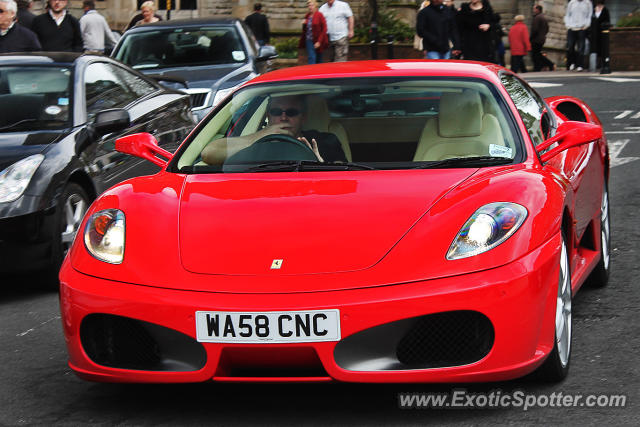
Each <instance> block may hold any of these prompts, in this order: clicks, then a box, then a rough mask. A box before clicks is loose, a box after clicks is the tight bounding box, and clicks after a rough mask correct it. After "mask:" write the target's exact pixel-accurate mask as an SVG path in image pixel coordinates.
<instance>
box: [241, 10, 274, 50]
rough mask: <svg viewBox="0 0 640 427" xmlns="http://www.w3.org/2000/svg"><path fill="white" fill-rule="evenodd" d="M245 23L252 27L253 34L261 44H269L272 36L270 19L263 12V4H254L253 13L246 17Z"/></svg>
mask: <svg viewBox="0 0 640 427" xmlns="http://www.w3.org/2000/svg"><path fill="white" fill-rule="evenodd" d="M244 22H245V24H247V25H248V26H249V28H251V31H253V35H254V36H255V37H256V40H258V44H259V45H260V46H264V45H266V44H269V39H270V38H271V35H270V31H269V20H268V19H267V17H266V16H265V15H264V14H263V13H262V4H260V3H256V4H254V5H253V13H252V14H251V15H248V16H247V17H246V18H244Z"/></svg>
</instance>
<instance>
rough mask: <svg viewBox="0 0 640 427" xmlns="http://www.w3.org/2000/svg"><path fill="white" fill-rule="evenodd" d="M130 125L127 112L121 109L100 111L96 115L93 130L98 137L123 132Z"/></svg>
mask: <svg viewBox="0 0 640 427" xmlns="http://www.w3.org/2000/svg"><path fill="white" fill-rule="evenodd" d="M130 124H131V118H130V117H129V112H128V111H127V110H124V109H122V108H112V109H109V110H102V111H99V112H98V113H97V114H96V117H95V119H94V121H93V128H94V130H95V131H96V133H97V134H98V135H100V136H102V135H106V134H108V133H112V132H119V131H122V130H125V129H127V128H128V127H129V125H130Z"/></svg>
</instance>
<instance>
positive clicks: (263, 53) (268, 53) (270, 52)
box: [256, 45, 278, 61]
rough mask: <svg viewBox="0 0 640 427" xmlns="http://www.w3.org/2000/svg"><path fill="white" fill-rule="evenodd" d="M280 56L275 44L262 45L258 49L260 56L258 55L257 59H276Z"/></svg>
mask: <svg viewBox="0 0 640 427" xmlns="http://www.w3.org/2000/svg"><path fill="white" fill-rule="evenodd" d="M277 57H278V52H277V51H276V48H275V47H273V46H269V45H267V46H261V47H260V50H259V51H258V56H257V57H256V61H266V60H267V59H274V58H277Z"/></svg>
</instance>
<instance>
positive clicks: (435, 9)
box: [416, 0, 460, 59]
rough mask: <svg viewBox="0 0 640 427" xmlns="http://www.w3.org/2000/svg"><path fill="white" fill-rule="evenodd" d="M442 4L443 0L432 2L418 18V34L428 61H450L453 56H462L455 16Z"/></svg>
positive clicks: (432, 0) (433, 0)
mask: <svg viewBox="0 0 640 427" xmlns="http://www.w3.org/2000/svg"><path fill="white" fill-rule="evenodd" d="M442 3H443V2H442V0H431V2H430V3H429V5H428V6H427V7H425V8H423V9H422V10H421V11H420V12H419V13H418V16H417V18H416V32H417V33H418V36H419V37H422V46H423V48H424V50H425V58H426V59H450V58H451V55H452V54H453V55H459V54H460V37H459V36H458V29H457V27H456V19H455V15H454V13H453V10H452V9H451V8H450V7H447V6H445V5H444V4H442ZM451 46H452V47H453V49H452V48H451Z"/></svg>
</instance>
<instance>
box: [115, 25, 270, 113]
mask: <svg viewBox="0 0 640 427" xmlns="http://www.w3.org/2000/svg"><path fill="white" fill-rule="evenodd" d="M111 56H112V57H113V58H116V59H118V60H119V61H122V62H124V63H125V64H127V65H129V66H131V67H132V68H134V69H136V70H139V71H141V72H143V73H145V74H147V75H152V76H153V77H154V78H156V79H157V80H159V81H162V80H165V81H163V84H165V85H169V86H171V87H175V88H179V89H182V90H183V91H185V92H187V93H189V94H190V95H191V104H192V111H193V114H194V116H195V117H196V119H197V120H200V119H202V117H204V116H205V115H206V114H207V113H208V112H209V111H210V110H211V109H212V108H213V107H214V106H215V105H216V104H218V103H219V102H220V101H221V100H222V99H223V98H224V97H225V96H227V95H228V94H229V93H230V92H232V91H233V90H234V89H235V88H237V87H238V86H240V85H241V84H243V83H244V82H246V81H248V80H251V79H252V78H254V77H256V76H258V75H259V74H262V73H265V72H267V71H269V68H270V61H269V59H273V58H275V57H276V50H275V48H274V47H273V46H262V47H260V46H259V45H258V42H257V41H256V39H255V37H254V36H253V33H252V32H251V30H250V29H249V28H248V27H247V26H246V25H245V23H244V22H243V21H241V20H239V19H231V18H221V19H216V18H207V19H189V20H172V21H160V22H155V23H152V24H147V25H141V26H138V27H134V28H132V29H130V30H128V31H127V32H126V33H124V35H123V36H122V38H121V39H120V41H119V42H118V44H117V46H116V47H115V49H114V50H113V53H112V54H111ZM172 80H174V83H172ZM175 81H177V82H182V83H176V82H175ZM181 84H182V86H181ZM185 85H186V89H185V88H184V86H185Z"/></svg>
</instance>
